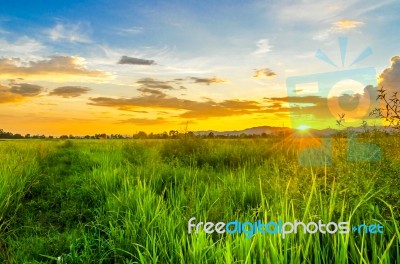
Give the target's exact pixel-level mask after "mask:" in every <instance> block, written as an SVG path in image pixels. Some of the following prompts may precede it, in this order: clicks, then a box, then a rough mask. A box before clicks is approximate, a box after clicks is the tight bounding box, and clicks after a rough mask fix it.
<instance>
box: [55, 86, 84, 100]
mask: <svg viewBox="0 0 400 264" xmlns="http://www.w3.org/2000/svg"><path fill="white" fill-rule="evenodd" d="M90 90H91V89H90V88H88V87H83V86H62V87H58V88H56V89H54V90H53V91H51V92H50V93H49V95H55V96H61V97H64V98H71V97H78V96H80V95H82V94H85V93H87V92H89V91H90Z"/></svg>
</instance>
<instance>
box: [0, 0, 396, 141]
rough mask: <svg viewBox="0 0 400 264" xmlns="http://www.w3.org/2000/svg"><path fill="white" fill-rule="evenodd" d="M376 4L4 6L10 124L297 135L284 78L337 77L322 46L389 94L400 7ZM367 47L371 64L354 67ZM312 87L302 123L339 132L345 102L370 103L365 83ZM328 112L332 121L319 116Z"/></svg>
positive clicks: (39, 130)
mask: <svg viewBox="0 0 400 264" xmlns="http://www.w3.org/2000/svg"><path fill="white" fill-rule="evenodd" d="M367 2H368V1H367ZM22 3H24V4H22ZM372 3H374V2H372V1H370V4H367V3H366V2H365V1H355V3H354V4H352V5H350V4H348V3H347V2H346V1H338V2H337V4H335V6H334V8H333V7H332V5H331V4H330V3H329V2H326V1H322V2H317V1H316V2H315V5H314V6H313V5H310V4H309V3H308V4H307V9H310V8H311V6H313V7H312V8H314V9H315V10H318V11H317V12H312V10H308V12H312V13H313V15H312V16H309V15H307V16H306V15H305V14H303V11H302V10H304V9H305V8H306V6H305V5H304V6H303V4H301V3H300V2H299V3H297V4H293V3H289V2H287V1H283V2H278V1H277V2H275V3H273V4H271V3H267V2H263V1H250V2H246V3H242V2H240V1H237V2H232V3H231V2H230V3H229V5H226V4H224V3H222V2H221V3H220V2H218V3H208V4H206V3H201V2H199V3H194V2H175V1H172V2H168V3H167V2H164V1H162V2H161V1H155V2H154V3H151V2H147V1H112V2H101V3H100V2H98V1H85V3H81V2H80V1H68V2H61V1H52V2H51V4H48V3H46V4H44V3H43V4H38V3H33V2H26V1H19V2H18V3H15V2H10V3H7V5H3V6H2V9H1V11H0V15H1V17H2V19H1V23H0V108H1V114H0V115H1V117H0V120H1V128H2V129H4V130H6V131H12V132H14V133H21V134H25V133H34V134H45V135H55V136H57V135H62V134H76V135H85V134H94V133H119V134H132V133H135V132H137V131H145V132H148V133H149V132H155V133H160V132H163V131H169V130H172V129H173V130H181V129H185V128H186V129H189V130H192V131H197V130H220V131H223V130H240V129H245V128H249V127H257V126H282V124H285V126H286V127H291V126H292V125H293V124H292V122H291V121H292V119H291V118H292V117H291V115H290V112H291V111H290V110H291V109H290V106H289V104H288V92H287V87H286V79H287V78H288V77H291V76H299V75H307V74H315V73H320V72H331V71H336V70H338V69H336V68H335V67H332V65H329V63H324V62H323V61H321V60H318V59H317V58H316V57H315V54H316V51H317V50H323V52H324V54H327V56H329V58H330V59H331V60H332V62H333V63H334V64H335V65H340V66H341V63H340V61H341V59H342V60H343V58H341V55H340V53H339V47H338V45H337V39H338V37H340V36H346V37H347V38H348V44H349V45H348V49H347V59H348V60H347V61H345V63H343V67H342V68H340V70H346V69H352V68H354V67H374V68H375V69H376V75H377V76H376V77H377V78H378V77H379V83H381V84H383V83H385V82H386V83H387V85H386V87H389V88H390V85H391V82H392V81H393V78H392V76H391V72H396V69H395V68H394V67H397V65H398V64H397V63H398V61H399V60H400V59H399V57H396V54H399V52H400V50H399V49H398V45H397V43H399V36H398V34H397V33H396V34H395V33H394V32H395V30H396V27H397V26H396V25H398V24H399V23H398V22H399V21H398V20H399V19H400V18H399V16H398V15H397V13H396V10H398V3H394V2H391V1H384V2H382V3H381V4H380V5H375V4H372ZM396 6H397V7H396ZM396 8H397V9H396ZM320 10H324V12H319V11H320ZM355 11H357V12H355ZM378 11H379V13H380V14H382V15H381V16H380V17H379V18H378V17H376V16H374V15H373V14H375V13H376V12H378ZM238 17H240V18H241V19H240V20H237V18H238ZM234 21H236V22H234ZM383 43H384V44H383ZM367 47H372V48H373V51H374V53H373V54H372V55H371V56H369V57H368V58H366V59H364V60H362V61H360V62H357V63H356V64H355V65H354V66H350V65H349V63H347V62H350V61H353V60H355V59H356V57H357V56H358V55H359V54H360V53H361V52H362V51H363V50H364V49H366V48H367ZM346 63H347V64H346ZM392 67H393V68H392ZM344 84H345V83H344ZM304 87H305V88H304ZM304 87H303V88H302V86H301V85H299V86H298V88H297V94H298V95H297V97H294V98H291V101H292V103H291V105H293V104H297V105H299V111H300V113H301V117H299V121H300V122H301V121H302V120H303V119H304V118H310V117H315V118H319V119H320V120H322V119H323V120H324V121H323V122H319V121H318V122H315V123H313V124H312V126H313V128H316V129H322V128H327V127H330V126H334V125H335V118H336V115H337V113H338V112H340V109H336V108H338V105H339V103H340V106H341V107H343V104H345V106H344V107H343V108H344V109H350V110H351V107H352V105H354V104H356V103H357V102H361V103H365V104H367V103H368V102H369V101H367V100H364V99H365V98H366V95H365V92H364V91H365V90H364V87H361V88H360V87H359V88H360V89H359V90H358V92H357V93H356V94H354V93H353V94H351V97H350V96H349V95H346V94H339V93H333V94H331V95H330V96H333V97H330V98H329V100H328V102H325V101H326V100H327V98H319V97H318V96H317V97H315V96H314V97H313V96H307V95H309V94H310V93H311V92H312V90H310V88H307V87H306V86H304ZM317 88H318V87H317ZM341 89H342V90H343V91H346V87H344V88H343V87H342V88H341ZM335 96H336V97H335ZM342 97H343V98H342ZM341 99H343V100H341ZM324 100H325V101H324ZM368 100H369V99H368ZM336 101H337V102H339V103H335V102H336ZM331 102H333V103H332V104H331ZM346 105H349V107H347V108H346ZM328 107H331V108H330V109H331V112H332V113H331V112H326V111H321V109H323V108H324V109H328ZM335 107H336V108H335ZM350 110H349V111H350ZM356 112H357V111H355V113H356ZM307 128H308V126H300V127H299V129H301V130H306V129H307Z"/></svg>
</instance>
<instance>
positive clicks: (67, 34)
mask: <svg viewBox="0 0 400 264" xmlns="http://www.w3.org/2000/svg"><path fill="white" fill-rule="evenodd" d="M88 27H89V26H88V25H87V24H82V23H78V24H62V23H57V24H56V25H55V26H54V27H53V28H51V29H49V30H48V31H47V34H48V36H49V38H50V39H51V40H53V41H60V40H66V41H69V42H81V43H89V42H90V39H89V38H88V37H87V34H86V33H84V32H83V31H84V30H83V29H86V31H87V28H88Z"/></svg>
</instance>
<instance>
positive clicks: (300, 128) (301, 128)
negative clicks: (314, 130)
mask: <svg viewBox="0 0 400 264" xmlns="http://www.w3.org/2000/svg"><path fill="white" fill-rule="evenodd" d="M309 128H310V127H309V126H306V125H300V126H298V127H297V129H299V130H301V131H305V130H307V129H309Z"/></svg>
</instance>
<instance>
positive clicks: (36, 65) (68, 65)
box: [0, 56, 110, 81]
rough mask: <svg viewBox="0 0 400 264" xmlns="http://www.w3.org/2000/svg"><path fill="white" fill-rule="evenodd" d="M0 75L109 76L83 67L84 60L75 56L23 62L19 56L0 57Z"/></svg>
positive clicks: (64, 77) (39, 77)
mask: <svg viewBox="0 0 400 264" xmlns="http://www.w3.org/2000/svg"><path fill="white" fill-rule="evenodd" d="M0 77H2V78H16V77H23V78H24V79H39V80H40V79H45V78H51V80H52V81H57V80H62V81H65V80H66V79H67V80H75V79H77V80H80V81H82V79H90V80H96V79H97V80H100V79H108V78H110V74H109V73H107V72H104V71H100V70H90V69H87V68H86V67H85V60H84V59H83V58H81V57H75V56H52V57H49V58H48V59H43V60H37V61H29V62H24V61H23V60H21V59H19V58H1V59H0Z"/></svg>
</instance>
